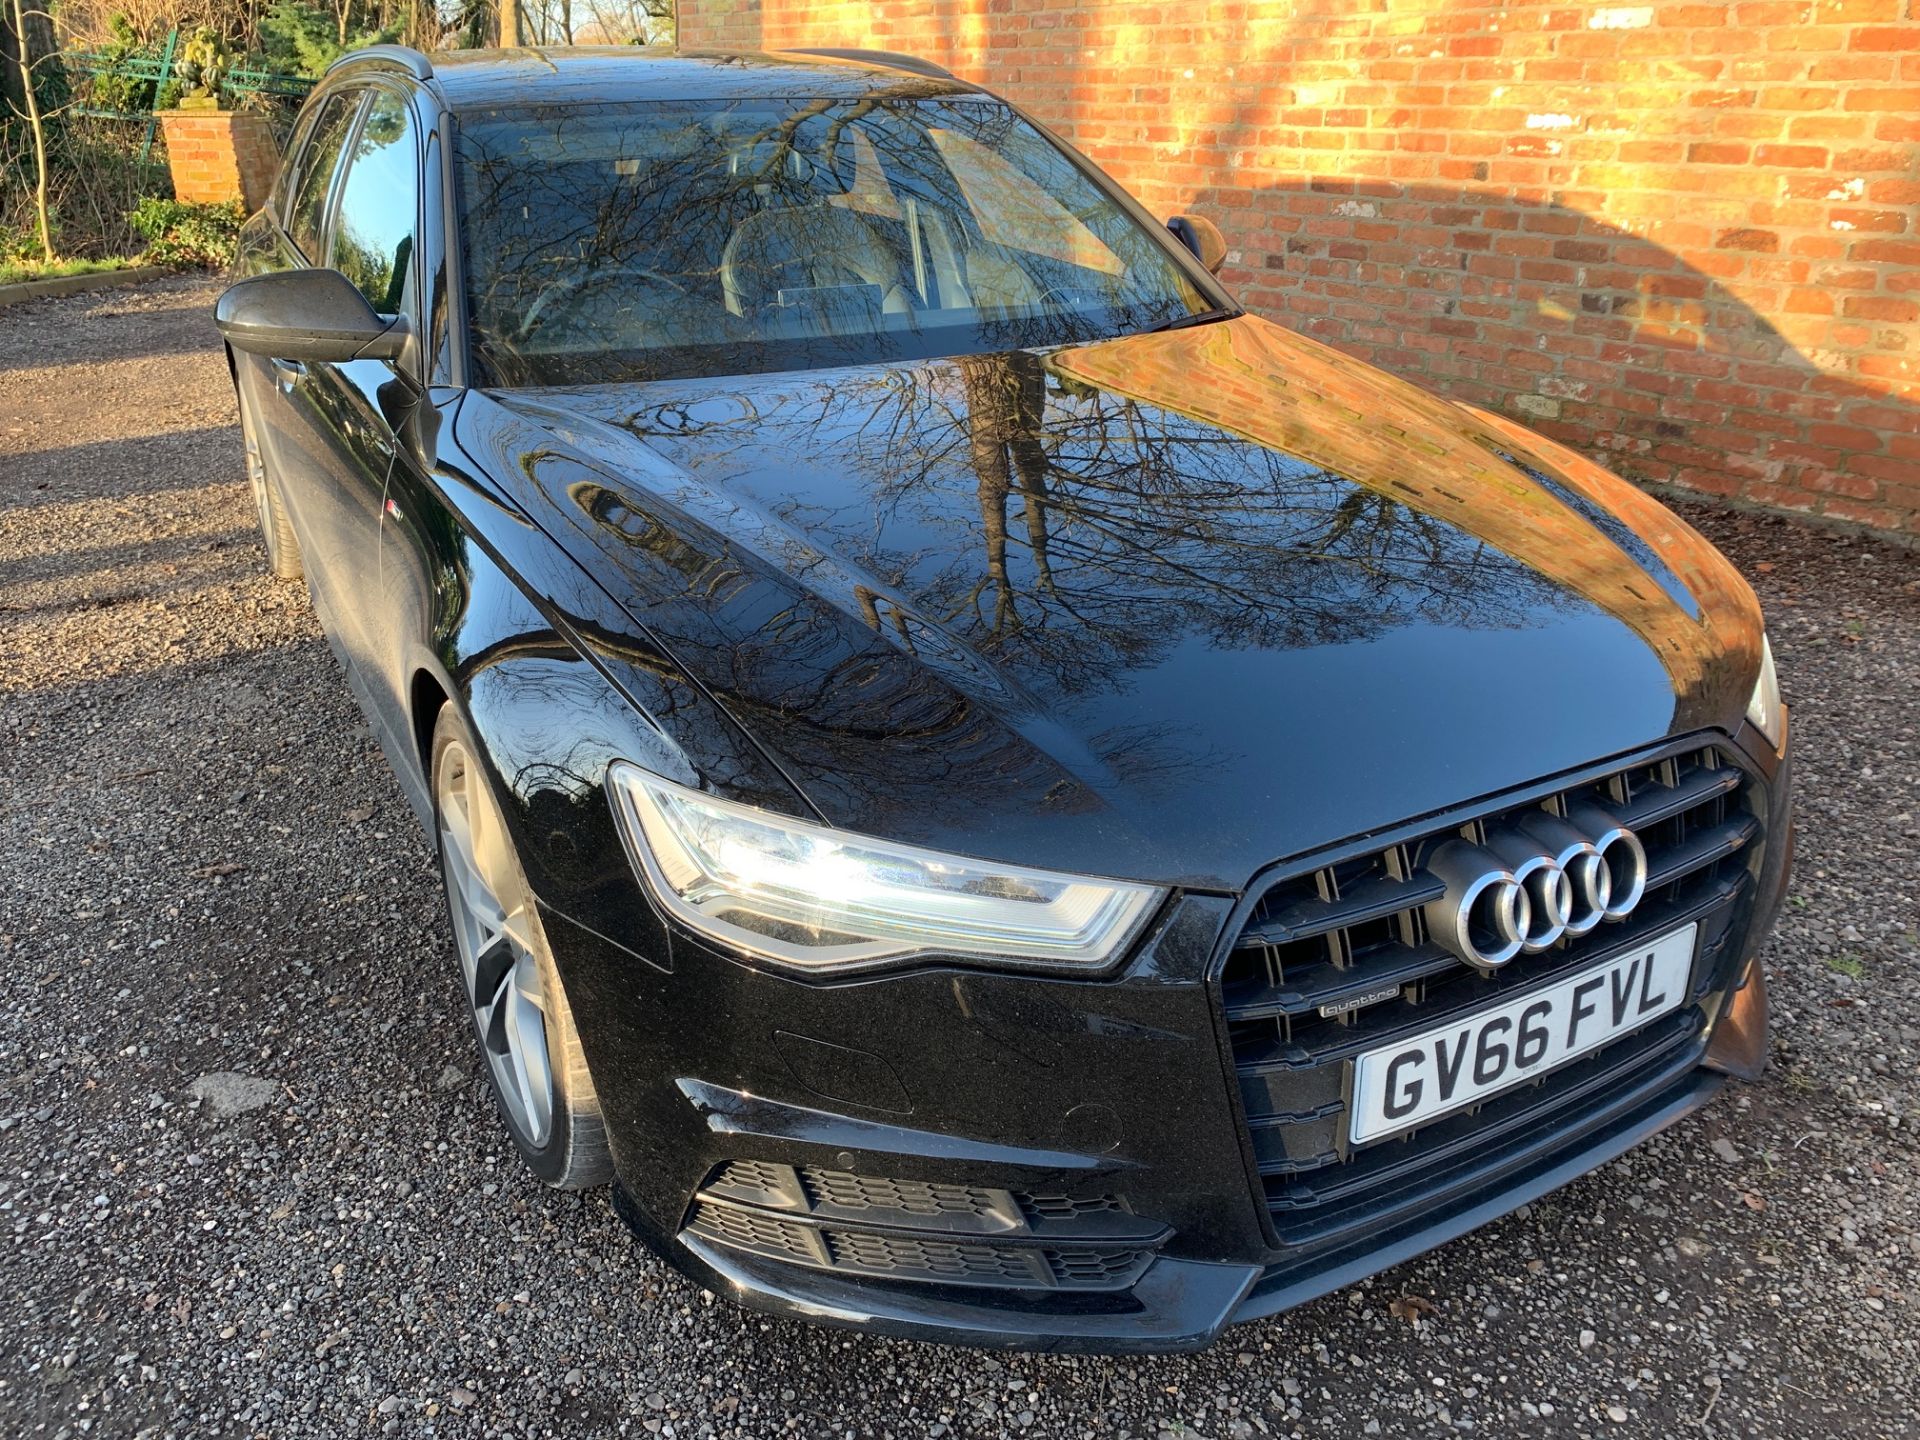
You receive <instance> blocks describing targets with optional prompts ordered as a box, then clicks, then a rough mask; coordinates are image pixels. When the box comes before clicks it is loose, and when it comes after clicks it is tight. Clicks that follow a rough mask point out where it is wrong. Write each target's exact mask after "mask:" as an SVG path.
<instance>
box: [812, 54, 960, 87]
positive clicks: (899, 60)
mask: <svg viewBox="0 0 1920 1440" xmlns="http://www.w3.org/2000/svg"><path fill="white" fill-rule="evenodd" d="M786 53H787V54H789V55H819V56H821V57H823V58H825V59H828V60H864V61H865V62H866V63H867V64H869V65H885V66H887V67H888V68H889V69H893V70H911V71H912V72H913V73H914V74H916V75H932V76H934V77H935V78H937V79H940V80H953V79H957V78H958V77H957V76H955V75H954V73H953V72H952V71H951V70H948V69H946V68H945V67H944V66H940V65H936V64H934V63H933V62H932V61H931V60H922V59H921V58H920V57H919V56H918V55H903V54H901V53H900V51H898V50H842V49H838V48H833V49H824V50H822V49H812V48H809V49H803V50H799V49H796V50H788V51H787V52H786Z"/></svg>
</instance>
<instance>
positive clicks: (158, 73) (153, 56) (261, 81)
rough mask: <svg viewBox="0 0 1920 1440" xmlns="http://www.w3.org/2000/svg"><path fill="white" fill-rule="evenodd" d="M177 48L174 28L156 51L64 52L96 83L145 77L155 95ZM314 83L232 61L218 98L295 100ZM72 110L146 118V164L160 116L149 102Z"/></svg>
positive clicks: (77, 71) (112, 117)
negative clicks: (143, 105)
mask: <svg viewBox="0 0 1920 1440" xmlns="http://www.w3.org/2000/svg"><path fill="white" fill-rule="evenodd" d="M179 48H180V32H179V30H177V29H174V30H169V31H168V32H167V39H166V43H165V44H164V45H162V46H161V47H160V48H159V50H158V51H157V52H156V51H152V50H147V51H134V52H132V53H129V54H124V55H111V54H109V53H108V52H106V51H104V50H70V51H68V52H67V53H66V55H65V56H64V57H63V59H64V60H65V62H66V64H67V67H68V69H69V72H70V73H72V74H74V75H76V76H79V75H84V76H86V77H88V78H89V79H90V80H92V81H93V82H94V83H95V85H97V84H98V83H99V82H100V81H101V80H127V81H133V82H136V83H139V82H146V83H150V84H151V85H152V86H153V93H154V95H155V96H156V97H157V96H158V94H159V91H160V87H161V86H163V85H165V84H166V83H167V81H168V80H170V79H172V78H173V62H174V56H175V54H176V53H178V51H179ZM313 86H314V82H313V81H311V80H309V79H307V77H306V76H304V75H283V74H280V73H278V72H276V71H272V70H261V69H257V68H253V67H249V66H244V65H236V66H234V67H232V68H231V69H229V70H228V71H226V73H224V74H223V75H221V77H220V97H221V99H222V101H223V102H226V103H228V104H238V103H240V102H244V101H246V100H248V99H251V98H255V97H265V98H268V99H272V100H280V101H285V102H289V103H290V104H297V103H298V102H299V101H301V100H304V99H306V97H307V92H308V91H309V90H311V89H312V88H313ZM73 108H74V113H76V114H80V115H93V116H98V117H99V118H101V119H105V120H144V121H146V126H147V128H146V135H145V137H144V138H143V139H142V140H141V142H140V160H141V163H143V164H144V163H145V162H146V160H147V157H148V156H149V155H150V154H151V153H152V151H153V137H154V135H155V134H156V133H157V131H158V130H159V126H160V120H159V117H158V116H157V115H155V113H154V111H153V107H152V106H151V105H149V106H148V107H147V108H146V109H143V110H115V109H111V108H108V107H103V106H95V105H76V106H75V107H73Z"/></svg>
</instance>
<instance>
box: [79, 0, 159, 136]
mask: <svg viewBox="0 0 1920 1440" xmlns="http://www.w3.org/2000/svg"><path fill="white" fill-rule="evenodd" d="M107 34H108V39H107V43H106V44H105V45H103V46H101V47H100V61H101V65H100V69H99V70H98V71H96V72H95V73H94V76H93V97H92V103H93V104H94V105H96V106H98V107H99V108H100V109H103V110H118V111H122V112H127V113H131V112H134V111H141V110H151V109H153V108H154V107H153V91H154V82H153V81H151V80H140V79H136V78H134V77H133V76H131V75H127V74H125V73H123V72H122V68H121V67H123V66H125V65H126V64H127V62H128V61H130V60H133V59H135V58H136V57H140V56H145V55H148V54H150V53H151V47H150V46H149V45H148V44H147V42H146V41H145V40H144V39H142V38H141V35H140V32H139V31H138V30H136V29H134V28H133V21H131V20H129V19H128V18H127V16H126V12H124V11H116V12H115V13H114V15H113V17H112V18H111V19H109V20H108V21H107Z"/></svg>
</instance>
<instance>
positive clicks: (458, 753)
mask: <svg viewBox="0 0 1920 1440" xmlns="http://www.w3.org/2000/svg"><path fill="white" fill-rule="evenodd" d="M431 774H432V786H433V811H434V835H435V837H436V840H437V843H438V848H439V854H440V876H441V881H442V884H443V886H444V888H445V891H446V897H447V913H448V917H449V919H450V920H451V921H452V924H453V931H454V946H455V949H456V951H457V952H458V954H459V958H460V974H461V980H462V984H463V993H464V995H465V997H466V1000H467V1008H468V1011H469V1013H470V1014H471V1015H472V1017H473V1024H474V1030H475V1032H476V1034H477V1036H478V1038H479V1041H480V1050H481V1054H482V1058H483V1059H484V1061H485V1062H486V1071H487V1081H488V1084H489V1085H490V1086H491V1087H492V1089H493V1098H494V1101H495V1102H496V1104H497V1105H498V1106H499V1109H500V1115H501V1118H502V1119H503V1120H504V1121H505V1122H506V1126H507V1133H508V1134H510V1135H511V1136H512V1137H513V1143H514V1145H515V1146H516V1147H517V1148H518V1149H519V1151H520V1153H521V1155H522V1156H523V1157H524V1158H525V1159H526V1162H527V1165H528V1167H529V1168H530V1169H531V1170H532V1171H533V1173H534V1174H535V1175H537V1176H539V1177H540V1179H542V1180H543V1181H545V1182H546V1183H547V1184H549V1185H552V1186H554V1187H555V1188H557V1189H562V1190H581V1189H587V1188H589V1187H592V1186H597V1185H603V1184H605V1183H606V1182H607V1181H608V1180H609V1179H611V1178H612V1176H613V1163H612V1159H611V1156H610V1154H609V1151H608V1148H607V1130H606V1124H605V1121H604V1120H603V1119H602V1118H601V1115H600V1102H599V1099H598V1097H597V1095H596V1094H595V1091H594V1086H593V1077H592V1075H591V1074H590V1073H589V1072H588V1070H587V1061H586V1056H585V1054H584V1053H583V1051H582V1050H581V1048H580V1035H579V1032H578V1031H577V1030H576V1029H575V1028H574V1024H573V1009H572V1007H571V1006H570V1005H569V1004H568V1003H567V992H566V989H565V987H564V986H563V985H562V984H561V982H560V973H559V970H558V969H557V968H556V967H555V965H554V963H553V954H552V951H551V950H550V949H549V948H548V946H547V940H546V933H545V931H544V930H543V929H542V928H541V924H540V916H539V913H538V910H537V908H536V907H535V905H534V903H533V896H532V892H531V891H530V890H529V889H528V887H527V881H526V874H525V871H524V870H523V869H522V867H521V864H520V857H519V855H518V853H517V852H516V851H515V849H514V844H513V838H512V836H511V835H510V834H509V833H508V831H507V828H506V825H505V822H504V819H503V817H502V815H501V812H500V806H499V803H498V801H497V800H496V799H495V798H494V793H493V786H492V783H491V782H490V781H489V779H488V777H487V773H486V769H485V766H484V764H483V762H482V761H481V759H480V748H479V746H478V745H476V744H475V743H474V740H473V736H472V733H471V732H470V731H469V730H468V729H467V726H466V724H465V722H464V721H463V720H462V719H461V718H460V716H459V714H458V712H456V711H455V709H454V708H453V706H451V705H446V706H443V707H442V708H441V711H440V716H439V719H438V721H437V722H436V723H435V725H434V730H433V756H432V767H431Z"/></svg>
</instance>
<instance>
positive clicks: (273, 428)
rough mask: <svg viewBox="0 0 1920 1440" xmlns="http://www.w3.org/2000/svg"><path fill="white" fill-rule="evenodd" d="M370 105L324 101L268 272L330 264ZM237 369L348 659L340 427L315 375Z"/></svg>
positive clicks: (292, 184) (343, 97) (283, 368)
mask: <svg viewBox="0 0 1920 1440" xmlns="http://www.w3.org/2000/svg"><path fill="white" fill-rule="evenodd" d="M368 98H369V92H368V90H367V89H366V88H365V87H364V86H352V87H348V88H343V89H337V90H335V91H333V92H331V93H330V94H328V95H326V96H324V97H323V98H322V99H321V100H320V101H319V103H318V106H317V109H316V111H315V114H314V117H313V120H312V123H310V124H309V125H307V126H306V127H305V128H304V130H303V138H302V140H301V143H300V145H299V148H298V149H297V151H296V154H295V159H294V162H293V166H292V169H291V174H290V176H289V183H288V186H287V193H286V195H285V197H284V200H283V201H282V208H281V236H280V240H279V244H278V247H277V248H278V252H279V253H278V255H277V256H276V257H275V258H274V259H273V260H272V261H270V262H269V263H271V264H273V265H277V266H281V267H299V266H321V265H325V264H326V245H327V233H328V232H327V224H328V217H329V215H330V214H331V210H332V202H333V197H334V194H335V191H336V188H337V182H338V179H339V176H340V168H341V166H340V162H341V159H342V157H343V156H344V154H345V152H346V149H347V147H348V145H349V144H350V143H351V142H352V139H353V136H354V133H355V131H356V130H357V129H358V127H359V122H360V114H361V111H362V110H363V109H364V108H365V106H366V103H367V101H368ZM238 366H239V370H240V377H239V378H240V383H241V386H242V389H243V391H244V392H246V397H247V401H248V405H249V409H250V410H251V412H252V414H253V415H254V416H255V417H256V420H255V423H256V427H257V429H258V432H259V435H258V440H259V444H260V446H261V448H262V450H263V451H264V452H265V453H266V457H267V460H268V462H269V469H270V470H271V471H272V472H273V474H274V475H275V476H277V477H278V480H279V487H280V498H281V500H282V502H283V503H284V504H285V506H286V509H287V514H288V517H289V518H290V519H291V521H292V523H293V529H294V534H295V536H296V537H297V538H298V540H299V542H300V553H301V557H302V559H303V561H304V568H305V570H306V575H307V584H308V588H309V589H310V590H311V592H312V594H313V600H314V606H315V608H316V609H317V610H318V611H319V613H320V618H321V623H322V624H323V625H325V627H326V629H327V632H328V634H329V635H331V636H333V637H334V639H335V642H336V643H337V644H340V645H341V646H342V648H343V649H344V648H346V643H347V640H348V634H347V631H346V620H347V618H348V617H349V616H350V614H351V607H350V606H344V605H343V604H342V603H341V601H342V598H343V597H348V596H350V595H351V593H352V592H351V586H350V582H348V581H347V579H346V577H345V576H343V574H342V569H343V566H345V565H346V564H348V563H349V562H350V560H351V534H352V529H353V527H352V525H351V523H350V519H349V514H350V512H349V509H348V507H347V506H346V504H345V497H344V496H343V495H341V494H340V493H339V489H340V483H341V474H342V470H343V461H342V456H341V455H340V454H339V443H338V442H339V436H338V434H337V433H336V426H335V423H334V422H333V420H332V419H331V417H329V416H325V415H323V413H322V411H321V410H320V408H319V407H317V405H316V386H315V382H316V379H317V378H319V377H317V376H316V375H315V374H314V373H313V371H314V370H315V369H316V368H318V367H309V366H307V365H303V364H301V363H300V362H298V361H295V360H286V359H279V358H275V359H272V360H266V361H261V360H255V359H251V358H249V357H240V359H239V362H238ZM343 611H344V612H345V613H344V614H343Z"/></svg>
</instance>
